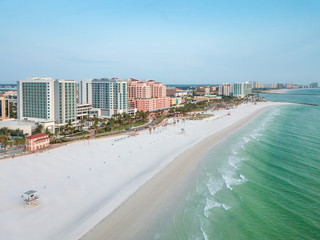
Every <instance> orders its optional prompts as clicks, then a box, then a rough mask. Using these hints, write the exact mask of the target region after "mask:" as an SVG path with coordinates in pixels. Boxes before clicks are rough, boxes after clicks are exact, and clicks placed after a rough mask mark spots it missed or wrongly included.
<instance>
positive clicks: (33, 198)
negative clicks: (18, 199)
mask: <svg viewBox="0 0 320 240" xmlns="http://www.w3.org/2000/svg"><path fill="white" fill-rule="evenodd" d="M22 197H23V200H24V201H25V203H26V205H27V206H30V205H36V204H37V203H38V199H39V196H38V192H37V191H34V190H29V191H27V192H25V193H24V194H23V195H22Z"/></svg>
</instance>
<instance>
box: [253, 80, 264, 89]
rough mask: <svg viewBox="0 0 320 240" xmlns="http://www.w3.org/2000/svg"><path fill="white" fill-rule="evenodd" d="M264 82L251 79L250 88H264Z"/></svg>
mask: <svg viewBox="0 0 320 240" xmlns="http://www.w3.org/2000/svg"><path fill="white" fill-rule="evenodd" d="M264 87H265V86H264V84H263V83H261V82H255V81H252V89H261V88H264Z"/></svg>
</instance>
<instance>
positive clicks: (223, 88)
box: [219, 83, 231, 96]
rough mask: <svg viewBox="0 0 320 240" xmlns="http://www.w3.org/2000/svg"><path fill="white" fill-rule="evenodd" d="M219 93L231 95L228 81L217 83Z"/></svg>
mask: <svg viewBox="0 0 320 240" xmlns="http://www.w3.org/2000/svg"><path fill="white" fill-rule="evenodd" d="M219 95H222V96H231V85H230V84H229V83H223V84H219Z"/></svg>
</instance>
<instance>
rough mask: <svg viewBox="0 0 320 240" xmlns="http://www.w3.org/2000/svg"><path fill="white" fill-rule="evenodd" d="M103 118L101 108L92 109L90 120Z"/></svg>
mask: <svg viewBox="0 0 320 240" xmlns="http://www.w3.org/2000/svg"><path fill="white" fill-rule="evenodd" d="M93 117H96V118H101V109H100V108H91V109H90V111H89V118H93Z"/></svg>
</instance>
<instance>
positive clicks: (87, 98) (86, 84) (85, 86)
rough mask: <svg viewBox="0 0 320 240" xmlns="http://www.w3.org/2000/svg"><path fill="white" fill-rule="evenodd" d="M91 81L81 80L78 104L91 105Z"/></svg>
mask: <svg viewBox="0 0 320 240" xmlns="http://www.w3.org/2000/svg"><path fill="white" fill-rule="evenodd" d="M91 84H92V79H86V80H81V81H80V83H79V103H80V104H92V85H91Z"/></svg>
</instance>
